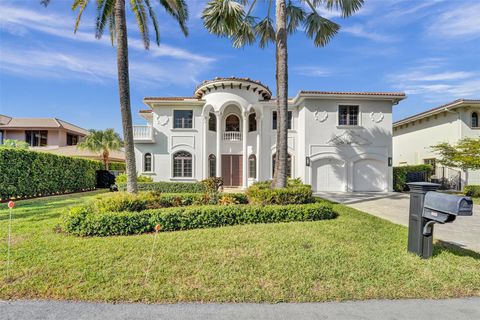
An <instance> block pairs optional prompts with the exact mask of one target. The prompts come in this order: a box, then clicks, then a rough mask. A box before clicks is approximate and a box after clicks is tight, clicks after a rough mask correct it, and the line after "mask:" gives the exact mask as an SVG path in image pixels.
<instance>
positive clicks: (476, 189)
mask: <svg viewBox="0 0 480 320" xmlns="http://www.w3.org/2000/svg"><path fill="white" fill-rule="evenodd" d="M463 192H464V193H465V195H466V196H469V197H476V198H478V197H480V186H479V185H469V186H465V189H464V190H463Z"/></svg>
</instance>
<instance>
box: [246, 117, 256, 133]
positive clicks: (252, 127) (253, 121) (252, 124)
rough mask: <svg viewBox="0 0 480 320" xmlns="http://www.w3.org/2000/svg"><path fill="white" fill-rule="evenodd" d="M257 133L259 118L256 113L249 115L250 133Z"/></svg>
mask: <svg viewBox="0 0 480 320" xmlns="http://www.w3.org/2000/svg"><path fill="white" fill-rule="evenodd" d="M252 131H257V116H256V114H255V113H250V114H249V115H248V132H252Z"/></svg>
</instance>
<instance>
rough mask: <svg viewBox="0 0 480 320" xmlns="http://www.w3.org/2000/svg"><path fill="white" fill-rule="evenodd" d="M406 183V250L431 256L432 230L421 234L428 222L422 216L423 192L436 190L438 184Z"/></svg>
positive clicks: (422, 255)
mask: <svg viewBox="0 0 480 320" xmlns="http://www.w3.org/2000/svg"><path fill="white" fill-rule="evenodd" d="M407 185H408V187H409V188H410V212H409V220H408V251H409V252H412V253H415V254H417V255H419V256H420V257H422V258H424V259H427V258H429V257H431V256H432V249H433V232H432V233H431V234H430V235H424V234H423V228H424V227H425V225H426V224H427V222H428V220H427V219H425V218H423V203H424V200H425V194H426V193H427V192H429V191H435V190H437V189H438V188H439V187H440V185H439V184H436V183H430V182H412V183H408V184H407ZM432 231H433V226H432Z"/></svg>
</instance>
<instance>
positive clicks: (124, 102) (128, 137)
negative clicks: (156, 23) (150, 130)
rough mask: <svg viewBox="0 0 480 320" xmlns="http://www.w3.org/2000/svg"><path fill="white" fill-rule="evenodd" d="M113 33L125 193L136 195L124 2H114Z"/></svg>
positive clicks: (121, 0)
mask: <svg viewBox="0 0 480 320" xmlns="http://www.w3.org/2000/svg"><path fill="white" fill-rule="evenodd" d="M115 33H116V36H117V68H118V90H119V95H120V111H121V114H122V127H123V139H124V145H125V162H126V171H127V192H130V193H136V192H137V191H138V189H137V172H136V166H135V150H134V148H133V128H132V111H131V108H130V82H129V74H128V42H127V22H126V19H125V0H116V1H115Z"/></svg>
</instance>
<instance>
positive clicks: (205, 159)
mask: <svg viewBox="0 0 480 320" xmlns="http://www.w3.org/2000/svg"><path fill="white" fill-rule="evenodd" d="M208 117H209V115H208V114H207V115H206V116H203V118H202V121H203V141H202V145H203V157H202V159H203V160H202V163H203V179H207V178H208V154H207V132H208Z"/></svg>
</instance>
